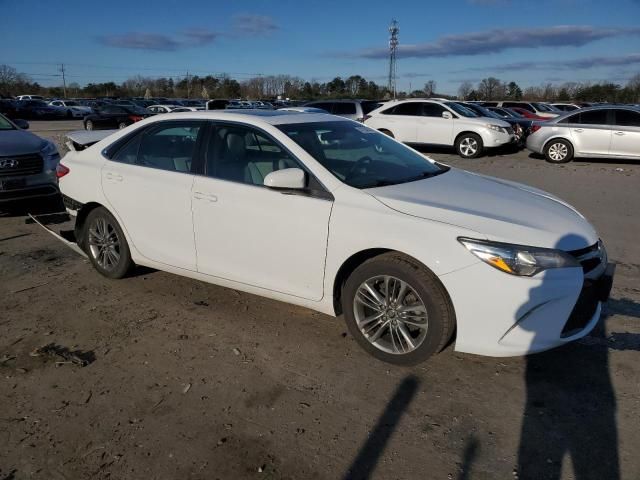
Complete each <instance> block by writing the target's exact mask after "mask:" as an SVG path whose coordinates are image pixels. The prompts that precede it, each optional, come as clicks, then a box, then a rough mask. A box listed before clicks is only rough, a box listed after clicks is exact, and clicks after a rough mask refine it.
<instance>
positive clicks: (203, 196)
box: [193, 192, 218, 203]
mask: <svg viewBox="0 0 640 480" xmlns="http://www.w3.org/2000/svg"><path fill="white" fill-rule="evenodd" d="M193 198H195V199H196V200H206V201H207V202H211V203H213V202H217V201H218V197H216V196H215V195H213V194H211V193H204V192H193Z"/></svg>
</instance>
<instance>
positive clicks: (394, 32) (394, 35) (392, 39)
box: [387, 19, 400, 98]
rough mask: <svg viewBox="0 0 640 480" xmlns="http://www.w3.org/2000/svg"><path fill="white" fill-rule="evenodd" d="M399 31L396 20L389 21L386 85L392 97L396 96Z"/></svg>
mask: <svg viewBox="0 0 640 480" xmlns="http://www.w3.org/2000/svg"><path fill="white" fill-rule="evenodd" d="M399 33H400V27H399V26H398V22H396V21H395V19H394V20H392V21H391V25H389V83H388V85H387V87H388V89H389V93H391V94H392V95H393V98H396V93H397V91H396V90H397V89H396V73H397V68H398V67H397V65H396V51H397V50H398V34H399Z"/></svg>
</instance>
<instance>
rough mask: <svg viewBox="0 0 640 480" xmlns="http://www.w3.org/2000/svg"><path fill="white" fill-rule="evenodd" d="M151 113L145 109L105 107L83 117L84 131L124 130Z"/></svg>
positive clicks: (127, 106) (116, 106)
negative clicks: (101, 129) (102, 129)
mask: <svg viewBox="0 0 640 480" xmlns="http://www.w3.org/2000/svg"><path fill="white" fill-rule="evenodd" d="M151 115H152V113H151V112H150V111H149V110H147V109H146V108H142V107H136V106H133V107H132V106H129V105H105V106H104V107H100V108H98V109H97V110H96V111H95V112H94V113H92V114H90V115H87V116H86V117H84V128H85V130H97V129H100V128H125V127H128V126H129V125H131V124H132V123H135V122H139V121H140V120H142V119H144V118H147V117H150V116H151Z"/></svg>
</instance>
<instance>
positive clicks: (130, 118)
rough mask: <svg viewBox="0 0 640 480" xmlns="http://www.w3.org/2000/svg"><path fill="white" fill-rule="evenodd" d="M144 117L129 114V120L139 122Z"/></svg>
mask: <svg viewBox="0 0 640 480" xmlns="http://www.w3.org/2000/svg"><path fill="white" fill-rule="evenodd" d="M143 118H144V117H140V116H139V115H129V120H131V121H132V122H139V121H140V120H142V119H143Z"/></svg>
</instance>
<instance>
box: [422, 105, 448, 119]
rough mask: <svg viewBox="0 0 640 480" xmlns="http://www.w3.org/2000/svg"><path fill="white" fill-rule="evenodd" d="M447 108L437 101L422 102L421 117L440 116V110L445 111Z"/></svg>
mask: <svg viewBox="0 0 640 480" xmlns="http://www.w3.org/2000/svg"><path fill="white" fill-rule="evenodd" d="M447 111H448V110H447V109H446V108H444V107H443V106H442V105H438V104H437V103H423V104H422V116H423V117H439V118H442V112H447Z"/></svg>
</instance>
